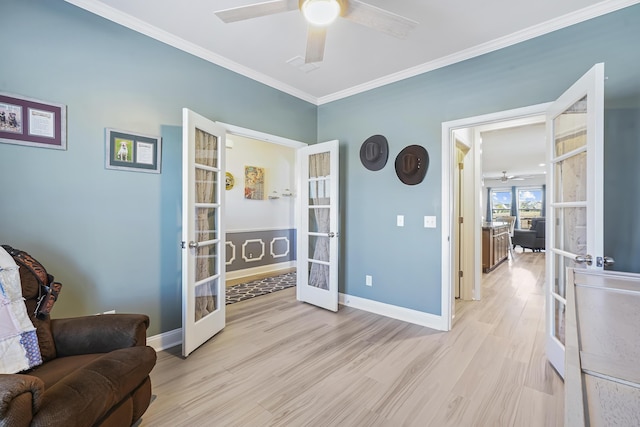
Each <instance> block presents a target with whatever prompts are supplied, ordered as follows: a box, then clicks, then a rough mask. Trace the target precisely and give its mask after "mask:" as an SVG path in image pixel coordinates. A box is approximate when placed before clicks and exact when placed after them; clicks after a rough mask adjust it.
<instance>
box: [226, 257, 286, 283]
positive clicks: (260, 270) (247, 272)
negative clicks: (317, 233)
mask: <svg viewBox="0 0 640 427" xmlns="http://www.w3.org/2000/svg"><path fill="white" fill-rule="evenodd" d="M295 266H296V262H295V261H287V262H279V263H277V264H269V265H262V266H259V267H251V268H243V269H242V270H236V271H227V272H226V274H225V279H226V280H234V279H240V278H242V277H249V276H256V275H258V274H265V273H270V272H272V271H273V272H275V271H279V270H284V269H288V268H294V267H295Z"/></svg>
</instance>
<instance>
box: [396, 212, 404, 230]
mask: <svg viewBox="0 0 640 427" xmlns="http://www.w3.org/2000/svg"><path fill="white" fill-rule="evenodd" d="M396 224H397V225H398V227H404V215H398V216H397V218H396Z"/></svg>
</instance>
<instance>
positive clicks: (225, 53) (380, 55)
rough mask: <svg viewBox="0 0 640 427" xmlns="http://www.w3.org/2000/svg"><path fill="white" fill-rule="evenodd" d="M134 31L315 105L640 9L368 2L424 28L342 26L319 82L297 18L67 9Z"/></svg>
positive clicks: (159, 2) (545, 1) (107, 1)
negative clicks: (308, 65) (298, 63)
mask: <svg viewBox="0 0 640 427" xmlns="http://www.w3.org/2000/svg"><path fill="white" fill-rule="evenodd" d="M66 1H67V2H69V3H72V4H75V5H77V6H79V7H81V8H83V9H86V10H88V11H91V12H93V13H96V14H98V15H100V16H103V17H105V18H107V19H110V20H112V21H114V22H118V23H120V24H122V25H124V26H126V27H129V28H131V29H133V30H136V31H139V32H141V33H143V34H146V35H148V36H150V37H153V38H155V39H157V40H160V41H163V42H165V43H167V44H169V45H172V46H175V47H177V48H179V49H182V50H184V51H187V52H190V53H192V54H194V55H197V56H199V57H201V58H204V59H206V60H208V61H211V62H213V63H216V64H218V65H221V66H223V67H225V68H228V69H230V70H232V71H235V72H238V73H240V74H243V75H246V76H248V77H250V78H252V79H254V80H257V81H260V82H262V83H265V84H267V85H269V86H272V87H274V88H276V89H279V90H281V91H283V92H286V93H289V94H291V95H293V96H296V97H299V98H301V99H304V100H307V101H309V102H312V103H315V104H323V103H326V102H330V101H333V100H336V99H340V98H343V97H346V96H349V95H353V94H355V93H359V92H363V91H365V90H368V89H371V88H374V87H378V86H381V85H384V84H387V83H390V82H393V81H397V80H401V79H403V78H407V77H411V76H414V75H417V74H420V73H423V72H426V71H429V70H433V69H436V68H439V67H442V66H445V65H449V64H452V63H455V62H458V61H461V60H464V59H468V58H471V57H474V56H477V55H481V54H483V53H486V52H490V51H493V50H496V49H500V48H502V47H505V46H509V45H512V44H514V43H518V42H520V41H523V40H527V39H530V38H533V37H536V36H539V35H541V34H545V33H548V32H550V31H554V30H557V29H559V28H563V27H566V26H568V25H572V24H575V23H577V22H581V21H584V20H587V19H590V18H593V17H596V16H599V15H602V14H605V13H608V12H611V11H613V10H617V9H620V8H623V7H626V6H630V5H632V4H635V3H639V2H640V0H606V1H601V0H561V1H558V0H536V1H531V0H484V1H474V0H446V1H443V0H404V1H391V0H362V1H363V2H366V3H369V4H371V5H373V6H377V7H379V8H382V9H386V10H388V11H390V12H393V13H396V14H398V15H402V16H405V17H407V18H410V19H412V20H414V21H417V22H418V26H417V27H416V28H415V29H414V30H413V31H412V32H411V34H409V36H408V37H407V38H406V39H405V40H399V39H396V38H394V37H391V36H389V35H386V34H384V33H381V32H378V31H375V30H372V29H370V28H367V27H364V26H361V25H358V24H356V23H353V22H351V21H347V20H345V19H338V20H337V21H336V22H335V23H333V24H332V25H331V27H329V29H328V32H327V39H326V47H325V55H324V61H323V62H321V63H318V65H319V67H318V68H316V69H314V70H313V71H311V72H308V73H306V72H304V71H302V70H300V69H299V68H297V67H294V66H293V65H291V64H289V63H287V61H289V60H290V59H292V58H294V57H297V56H301V57H304V54H305V47H306V31H307V29H306V24H305V22H304V18H303V17H302V14H301V13H300V12H299V11H297V10H295V11H290V12H284V13H279V14H276V15H270V16H265V17H259V18H254V19H250V20H246V21H239V22H234V23H229V24H225V23H223V22H222V21H221V20H220V19H219V18H218V17H217V16H216V15H215V14H214V12H216V11H219V10H223V9H228V8H232V7H238V6H244V5H248V4H252V3H256V2H260V1H263V0H260V1H253V0H217V1H211V0H188V1H178V0H153V1H150V0H102V1H98V0H66Z"/></svg>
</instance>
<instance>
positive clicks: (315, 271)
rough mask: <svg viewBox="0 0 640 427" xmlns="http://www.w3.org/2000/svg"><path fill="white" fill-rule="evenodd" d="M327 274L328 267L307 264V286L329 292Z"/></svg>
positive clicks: (318, 264)
mask: <svg viewBox="0 0 640 427" xmlns="http://www.w3.org/2000/svg"><path fill="white" fill-rule="evenodd" d="M329 272H330V267H329V265H327V264H320V263H317V262H309V281H308V283H309V286H313V287H314V288H319V289H325V290H329Z"/></svg>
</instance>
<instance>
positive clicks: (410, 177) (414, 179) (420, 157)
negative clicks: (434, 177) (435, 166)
mask: <svg viewBox="0 0 640 427" xmlns="http://www.w3.org/2000/svg"><path fill="white" fill-rule="evenodd" d="M427 169H429V153H427V150H426V149H425V148H424V147H422V146H420V145H409V146H407V147H404V148H403V149H402V151H401V152H400V154H398V157H396V175H398V178H400V181H402V182H404V183H405V184H407V185H416V184H420V183H421V182H422V180H423V179H424V177H425V175H426V174H427Z"/></svg>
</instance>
